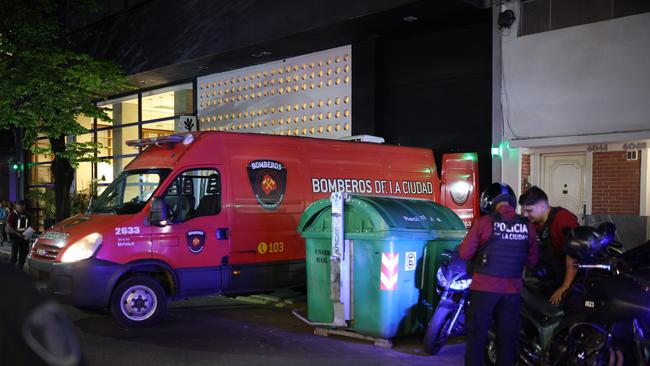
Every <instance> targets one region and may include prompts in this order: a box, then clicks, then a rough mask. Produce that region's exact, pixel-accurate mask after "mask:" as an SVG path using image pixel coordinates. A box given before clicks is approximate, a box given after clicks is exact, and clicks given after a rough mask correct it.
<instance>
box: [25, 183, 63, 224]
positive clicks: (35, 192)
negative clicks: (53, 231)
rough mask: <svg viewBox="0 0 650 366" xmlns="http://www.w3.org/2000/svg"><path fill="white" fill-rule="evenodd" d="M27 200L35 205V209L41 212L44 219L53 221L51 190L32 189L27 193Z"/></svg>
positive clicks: (54, 208) (54, 209)
mask: <svg viewBox="0 0 650 366" xmlns="http://www.w3.org/2000/svg"><path fill="white" fill-rule="evenodd" d="M27 199H28V200H30V201H31V202H33V203H36V207H38V208H40V209H41V210H43V217H44V218H45V219H53V218H54V217H55V216H56V206H55V204H54V191H53V190H51V189H44V190H40V189H32V190H30V191H29V192H27Z"/></svg>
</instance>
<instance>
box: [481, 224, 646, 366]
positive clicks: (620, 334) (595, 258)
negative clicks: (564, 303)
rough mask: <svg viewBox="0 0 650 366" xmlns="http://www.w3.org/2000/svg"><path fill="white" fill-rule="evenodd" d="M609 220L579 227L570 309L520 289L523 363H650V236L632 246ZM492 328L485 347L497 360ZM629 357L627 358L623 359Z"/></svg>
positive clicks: (573, 244) (572, 239)
mask: <svg viewBox="0 0 650 366" xmlns="http://www.w3.org/2000/svg"><path fill="white" fill-rule="evenodd" d="M614 232H615V228H614V227H613V225H611V224H605V225H601V226H600V227H599V228H598V229H594V228H590V227H579V228H576V229H574V230H573V231H572V233H571V234H570V235H569V237H568V240H567V252H569V254H570V255H571V256H572V257H574V258H575V259H576V260H577V267H578V268H579V269H581V270H582V271H583V272H584V274H583V275H582V276H581V279H580V280H577V281H576V283H574V285H573V287H572V290H571V293H570V295H569V296H571V297H572V299H574V300H573V301H572V304H575V305H574V306H571V307H569V310H568V311H569V312H568V313H567V314H563V313H562V311H561V310H560V309H559V308H555V307H553V306H552V305H551V304H549V303H548V299H547V298H544V297H542V296H536V295H535V293H534V291H531V286H528V285H529V283H526V285H525V286H524V290H523V291H522V311H521V313H522V328H521V332H520V337H519V349H520V352H519V359H518V361H519V363H520V364H523V365H598V366H601V365H614V364H616V365H622V364H625V365H628V364H629V365H648V364H650V363H649V362H650V347H649V344H648V340H649V339H650V336H649V334H650V328H649V325H650V322H649V321H648V319H650V292H649V291H650V281H648V279H649V278H650V277H649V274H650V241H649V242H646V243H644V244H642V245H641V246H639V247H637V248H635V249H633V250H630V251H628V252H625V253H624V252H623V251H622V245H620V243H617V242H616V241H614ZM495 348H496V342H495V337H494V334H493V333H490V340H489V342H488V347H487V350H486V356H485V360H486V363H487V364H488V365H494V364H496V352H495ZM623 357H625V359H623Z"/></svg>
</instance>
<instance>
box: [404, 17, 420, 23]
mask: <svg viewBox="0 0 650 366" xmlns="http://www.w3.org/2000/svg"><path fill="white" fill-rule="evenodd" d="M402 19H403V20H404V21H405V22H414V21H416V20H418V17H414V16H413V15H409V16H407V17H404V18H402Z"/></svg>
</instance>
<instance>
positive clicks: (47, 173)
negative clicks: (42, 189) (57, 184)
mask: <svg viewBox="0 0 650 366" xmlns="http://www.w3.org/2000/svg"><path fill="white" fill-rule="evenodd" d="M30 174H31V178H32V179H31V182H30V183H31V185H35V186H37V185H43V184H51V183H53V182H54V180H53V179H52V164H49V163H48V164H36V165H32V166H31V168H30Z"/></svg>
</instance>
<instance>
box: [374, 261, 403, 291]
mask: <svg viewBox="0 0 650 366" xmlns="http://www.w3.org/2000/svg"><path fill="white" fill-rule="evenodd" d="M398 274H399V253H381V276H380V281H379V282H380V286H379V288H380V289H382V290H388V291H393V290H395V289H396V288H397V275H398Z"/></svg>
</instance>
